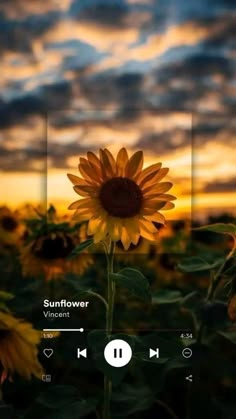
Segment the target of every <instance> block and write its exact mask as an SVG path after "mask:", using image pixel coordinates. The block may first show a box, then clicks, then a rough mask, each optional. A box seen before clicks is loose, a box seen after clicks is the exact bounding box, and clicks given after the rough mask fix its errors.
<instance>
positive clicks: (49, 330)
mask: <svg viewBox="0 0 236 419" xmlns="http://www.w3.org/2000/svg"><path fill="white" fill-rule="evenodd" d="M43 331H44V332H84V329H83V328H82V327H81V328H80V329H43Z"/></svg>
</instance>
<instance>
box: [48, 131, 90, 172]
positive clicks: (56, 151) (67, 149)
mask: <svg viewBox="0 0 236 419" xmlns="http://www.w3.org/2000/svg"><path fill="white" fill-rule="evenodd" d="M87 149H88V146H87V145H84V146H83V145H81V144H80V136H78V140H77V141H74V142H72V143H69V144H60V143H57V142H53V143H50V138H49V139H48V144H47V156H48V158H49V160H50V165H51V166H53V167H55V168H57V169H59V168H65V167H66V166H68V164H67V159H68V158H70V157H75V156H77V155H78V157H79V156H81V154H84V153H86V152H87ZM90 149H91V150H92V147H90Z"/></svg>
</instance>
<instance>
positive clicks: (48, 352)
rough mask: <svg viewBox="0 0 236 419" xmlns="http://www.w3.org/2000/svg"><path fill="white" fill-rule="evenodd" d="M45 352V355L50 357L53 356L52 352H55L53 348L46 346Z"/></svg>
mask: <svg viewBox="0 0 236 419" xmlns="http://www.w3.org/2000/svg"><path fill="white" fill-rule="evenodd" d="M43 353H44V355H45V356H46V357H47V358H50V357H51V356H52V354H53V349H51V348H46V349H44V350H43Z"/></svg>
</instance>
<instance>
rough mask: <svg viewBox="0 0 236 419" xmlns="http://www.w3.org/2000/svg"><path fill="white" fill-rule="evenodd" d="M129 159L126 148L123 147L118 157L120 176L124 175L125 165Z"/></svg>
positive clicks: (117, 163) (118, 172)
mask: <svg viewBox="0 0 236 419" xmlns="http://www.w3.org/2000/svg"><path fill="white" fill-rule="evenodd" d="M128 160H129V157H128V153H127V150H126V148H124V147H123V148H121V149H120V151H119V152H118V154H117V157H116V165H117V174H118V175H120V176H123V175H124V171H125V166H126V164H127V162H128Z"/></svg>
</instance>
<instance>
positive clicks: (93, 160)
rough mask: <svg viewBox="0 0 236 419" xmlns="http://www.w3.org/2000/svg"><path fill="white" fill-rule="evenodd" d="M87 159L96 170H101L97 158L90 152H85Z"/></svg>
mask: <svg viewBox="0 0 236 419" xmlns="http://www.w3.org/2000/svg"><path fill="white" fill-rule="evenodd" d="M87 158H88V161H89V163H92V164H93V165H94V166H97V168H98V169H101V164H100V160H99V158H98V157H97V156H96V154H94V153H92V151H88V152H87Z"/></svg>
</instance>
